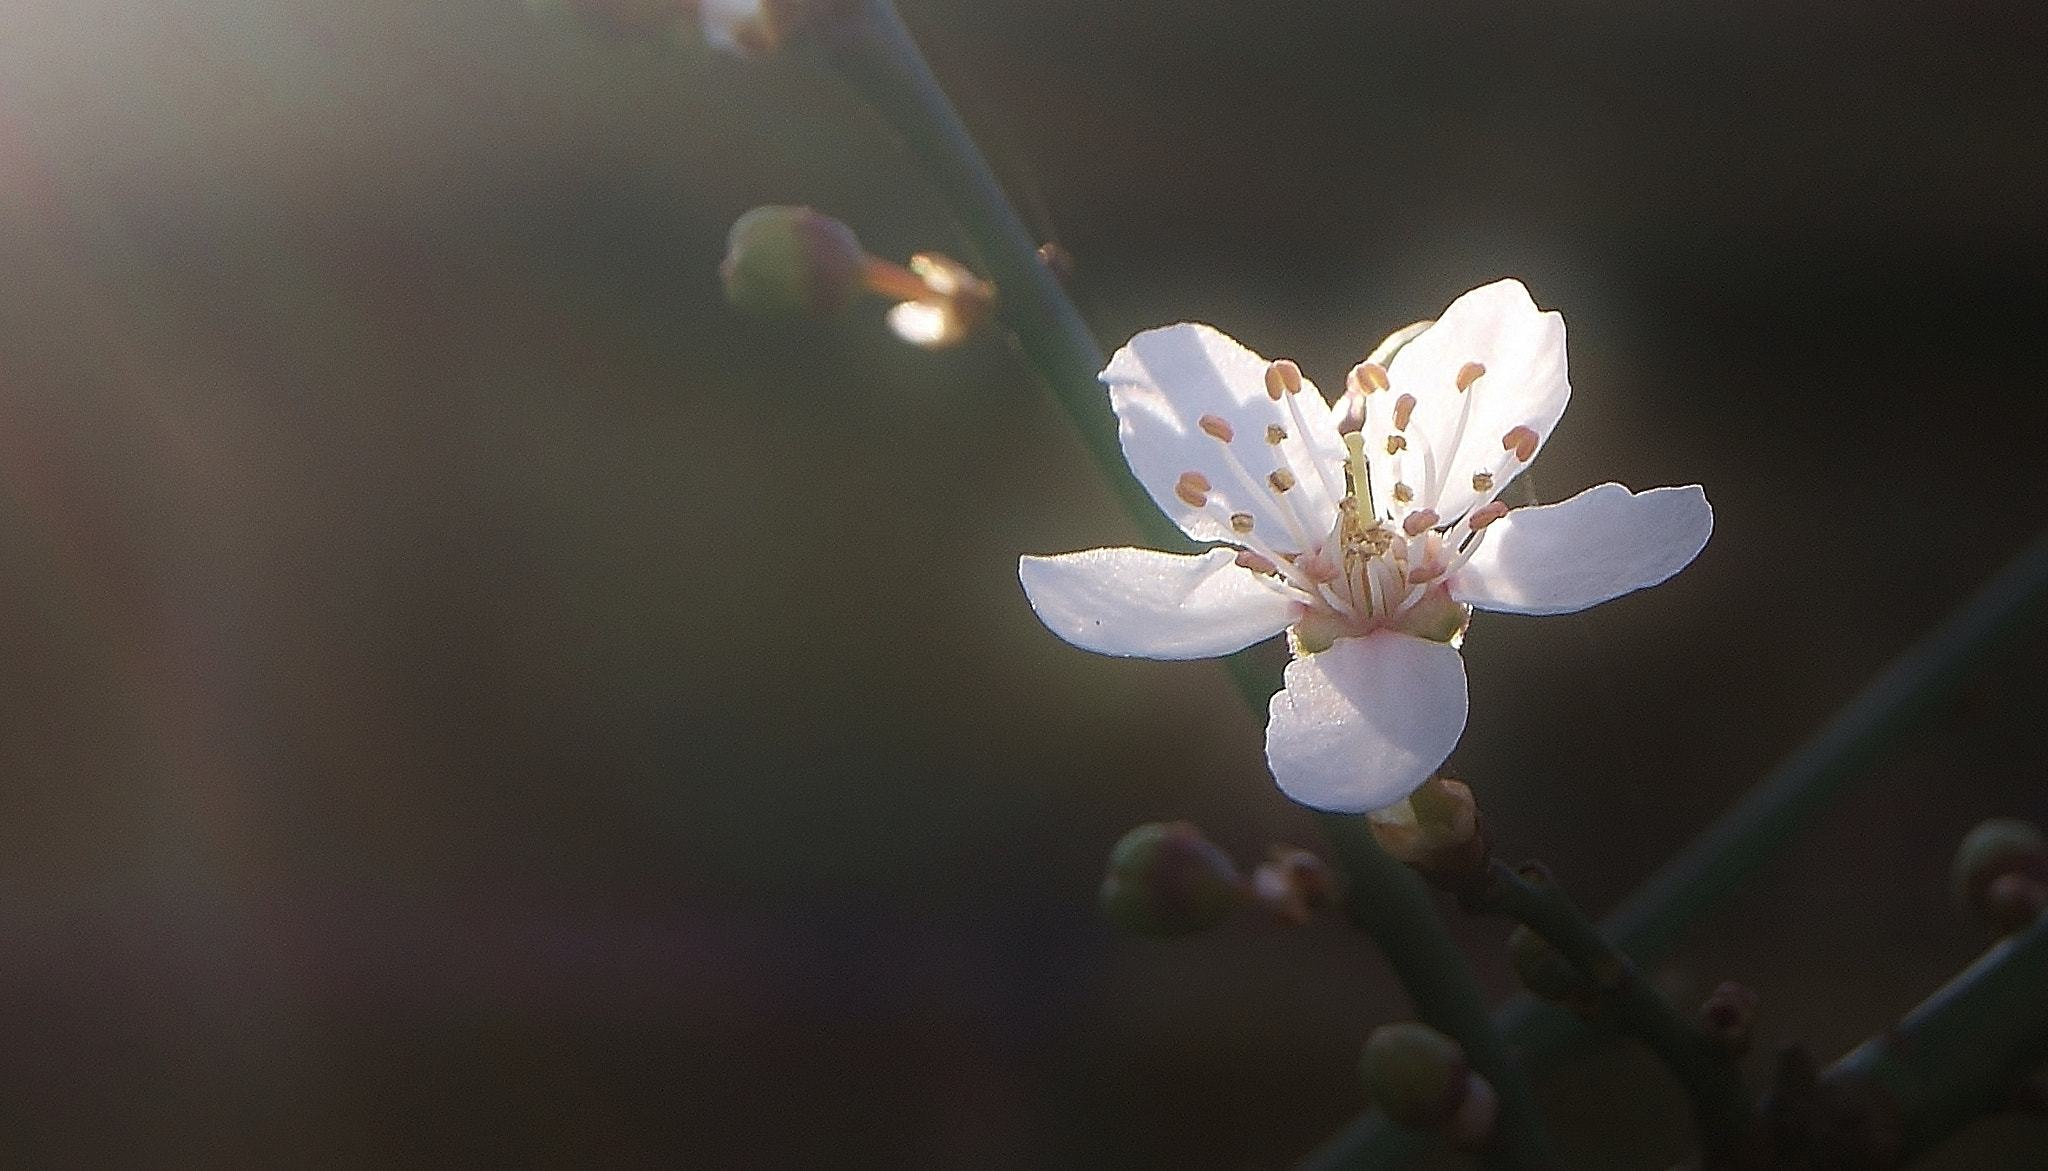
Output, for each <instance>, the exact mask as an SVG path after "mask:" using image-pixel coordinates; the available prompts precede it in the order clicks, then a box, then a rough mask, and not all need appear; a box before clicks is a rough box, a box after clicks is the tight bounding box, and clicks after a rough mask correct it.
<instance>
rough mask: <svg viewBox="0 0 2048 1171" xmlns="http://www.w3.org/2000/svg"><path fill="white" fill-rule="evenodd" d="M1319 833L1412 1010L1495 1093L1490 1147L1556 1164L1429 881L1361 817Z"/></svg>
mask: <svg viewBox="0 0 2048 1171" xmlns="http://www.w3.org/2000/svg"><path fill="white" fill-rule="evenodd" d="M1321 821H1322V824H1323V832H1324V833H1325V834H1326V835H1328V837H1329V839H1330V844H1331V846H1332V847H1334V848H1335V850H1336V854H1337V862H1338V864H1339V865H1340V866H1341V867H1343V870H1344V875H1345V877H1346V878H1348V879H1349V880H1350V881H1351V884H1352V889H1351V890H1350V891H1349V892H1348V893H1347V894H1346V897H1345V899H1344V915H1345V918H1347V919H1349V920H1350V922H1351V925H1352V926H1354V927H1356V928H1358V930H1360V931H1362V932H1364V933H1365V934H1366V935H1368V936H1371V937H1372V940H1373V942H1375V943H1377V944H1379V946H1380V950H1381V951H1383V952H1385V953H1386V955H1387V961H1388V962H1389V963H1390V964H1392V965H1393V968H1394V972H1395V974H1396V975H1397V976H1399V977H1400V980H1401V985H1402V987H1404V988H1406V989H1407V990H1408V996H1409V998H1410V999H1411V1000H1413V1001H1414V1002H1415V1015H1416V1016H1418V1017H1420V1018H1421V1019H1422V1020H1423V1021H1424V1022H1425V1023H1427V1024H1428V1025H1429V1026H1430V1027H1431V1028H1434V1029H1436V1030H1437V1031H1438V1032H1441V1033H1445V1034H1447V1035H1449V1036H1452V1037H1455V1038H1457V1039H1458V1043H1459V1044H1460V1045H1462V1046H1464V1048H1465V1060H1466V1062H1467V1063H1468V1064H1470V1065H1471V1067H1472V1068H1473V1069H1474V1070H1475V1071H1477V1072H1478V1073H1479V1075H1480V1076H1481V1077H1484V1078H1485V1079H1486V1080H1487V1081H1488V1082H1489V1083H1491V1084H1492V1086H1493V1088H1494V1092H1495V1093H1496V1094H1497V1095H1499V1097H1500V1106H1501V1111H1500V1123H1499V1129H1498V1130H1497V1131H1496V1132H1495V1134H1494V1141H1493V1144H1492V1145H1491V1146H1490V1147H1489V1148H1488V1151H1487V1156H1488V1158H1489V1161H1491V1162H1493V1163H1494V1164H1495V1165H1498V1166H1503V1167H1555V1166H1557V1165H1558V1161H1557V1155H1556V1152H1555V1151H1553V1150H1552V1149H1551V1146H1550V1138H1549V1136H1548V1135H1546V1134H1545V1133H1544V1132H1543V1129H1542V1125H1541V1122H1540V1119H1539V1116H1538V1114H1537V1111H1536V1101H1535V1097H1534V1095H1533V1093H1532V1092H1531V1090H1530V1088H1529V1082H1528V1079H1527V1078H1525V1077H1523V1076H1522V1074H1521V1071H1520V1070H1518V1069H1516V1068H1515V1065H1514V1062H1513V1061H1512V1060H1511V1059H1510V1058H1509V1055H1508V1049H1507V1046H1506V1044H1504V1043H1503V1042H1502V1041H1501V1038H1500V1034H1499V1033H1497V1032H1495V1031H1494V1028H1493V1021H1492V1020H1491V1018H1490V1017H1489V1016H1488V1015H1487V1010H1486V995H1485V993H1484V992H1483V991H1482V990H1481V989H1480V987H1479V981H1478V979H1477V978H1476V977H1475V976H1473V974H1472V969H1471V966H1470V965H1468V964H1467V963H1466V962H1465V959H1464V956H1463V955H1462V954H1461V953H1460V952H1459V951H1458V949H1457V944H1456V942H1455V941H1453V940H1452V939H1451V933H1450V930H1449V929H1448V928H1447V927H1445V925H1444V920H1443V916H1442V915H1440V914H1438V913H1437V909H1436V904H1435V902H1434V900H1433V897H1432V896H1431V894H1430V891H1429V888H1428V887H1427V886H1425V885H1424V884H1423V881H1422V879H1420V878H1418V877H1417V876H1416V874H1415V872H1414V871H1412V870H1410V869H1408V867H1406V866H1404V865H1402V864H1401V863H1399V862H1397V861H1395V860H1394V859H1393V857H1392V856H1390V855H1389V854H1388V853H1387V852H1386V851H1385V850H1382V849H1381V848H1380V846H1379V842H1378V841H1377V840H1375V839H1374V837H1373V833H1372V825H1371V822H1370V821H1368V820H1367V819H1366V818H1364V817H1357V816H1346V815H1343V814H1334V813H1331V814H1324V815H1323V816H1322V818H1321Z"/></svg>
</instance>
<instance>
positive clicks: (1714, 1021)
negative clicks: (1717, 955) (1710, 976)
mask: <svg viewBox="0 0 2048 1171" xmlns="http://www.w3.org/2000/svg"><path fill="white" fill-rule="evenodd" d="M1756 1009H1757V994H1756V992H1755V990H1754V989H1751V988H1749V987H1747V986H1745V985H1742V984H1737V983H1735V982H1734V981H1733V980H1730V981H1728V982H1726V983H1724V984H1722V985H1721V986H1720V987H1719V988H1716V989H1714V992H1713V995H1711V996H1709V997H1707V999H1706V1002H1705V1003H1703V1004H1701V1005H1700V1014H1699V1022H1700V1031H1701V1032H1703V1033H1705V1034H1706V1035H1707V1036H1708V1037H1710V1038H1712V1039H1713V1040H1714V1041H1715V1043H1717V1044H1719V1045H1720V1046H1721V1048H1723V1049H1725V1050H1726V1051H1727V1052H1728V1055H1729V1056H1731V1057H1740V1056H1742V1055H1743V1054H1745V1053H1747V1052H1749V1042H1750V1039H1751V1038H1752V1037H1753V1036H1755V1034H1756Z"/></svg>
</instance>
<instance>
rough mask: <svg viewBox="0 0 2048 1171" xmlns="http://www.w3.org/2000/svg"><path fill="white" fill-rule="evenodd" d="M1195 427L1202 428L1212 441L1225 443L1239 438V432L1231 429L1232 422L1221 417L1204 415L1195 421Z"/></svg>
mask: <svg viewBox="0 0 2048 1171" xmlns="http://www.w3.org/2000/svg"><path fill="white" fill-rule="evenodd" d="M1195 426H1197V427H1200V428H1201V429H1202V431H1203V432H1204V433H1205V434H1207V435H1208V436H1209V437H1210V438H1211V439H1221V440H1222V441H1223V442H1225V443H1228V442H1230V441H1231V440H1232V439H1234V438H1236V437H1237V431H1236V430H1235V429H1234V428H1232V427H1231V425H1230V420H1228V419H1226V418H1224V417H1223V416H1221V415H1203V416H1202V417H1201V418H1199V419H1197V420H1195Z"/></svg>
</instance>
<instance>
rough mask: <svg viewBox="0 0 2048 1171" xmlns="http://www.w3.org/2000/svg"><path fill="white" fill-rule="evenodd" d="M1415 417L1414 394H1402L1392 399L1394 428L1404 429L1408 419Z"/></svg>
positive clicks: (1406, 427) (1406, 426) (1397, 429)
mask: <svg viewBox="0 0 2048 1171" xmlns="http://www.w3.org/2000/svg"><path fill="white" fill-rule="evenodd" d="M1414 417H1415V396H1414V395H1412V394H1404V395H1402V396H1401V397H1400V398H1397V399H1395V400H1394V430H1396V431H1406V430H1407V429H1408V421H1409V420H1410V419H1412V418H1414Z"/></svg>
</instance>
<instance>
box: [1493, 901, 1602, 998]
mask: <svg viewBox="0 0 2048 1171" xmlns="http://www.w3.org/2000/svg"><path fill="white" fill-rule="evenodd" d="M1508 966H1509V967H1512V968H1513V969H1514V970H1515V977H1516V978H1517V979H1519V980H1521V982H1522V987H1524V988H1527V989H1528V990H1529V992H1530V994H1531V995H1533V996H1536V997H1539V998H1541V999H1543V1000H1548V1001H1550V1002H1551V1003H1552V1004H1561V1005H1564V1006H1565V1007H1566V1008H1569V1009H1571V1010H1572V1011H1573V1012H1576V1013H1578V1014H1579V1015H1580V1016H1591V1015H1593V1013H1594V1012H1595V1011H1596V1010H1597V1009H1598V1007H1599V1003H1600V993H1599V990H1598V989H1596V988H1594V987H1593V982H1592V981H1591V980H1588V979H1586V977H1585V976H1584V975H1583V974H1582V973H1580V971H1579V970H1578V969H1577V968H1575V967H1573V966H1572V962H1571V961H1570V960H1568V959H1566V958H1564V953H1563V952H1561V951H1559V950H1557V949H1556V948H1555V947H1552V946H1551V944H1550V941H1549V940H1547V939H1545V938H1543V937H1542V936H1541V935H1538V934H1536V933H1535V932H1534V931H1532V930H1530V929H1529V927H1528V925H1527V924H1522V923H1517V924H1516V925H1515V929H1514V930H1513V931H1512V932H1510V933H1509V934H1508Z"/></svg>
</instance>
